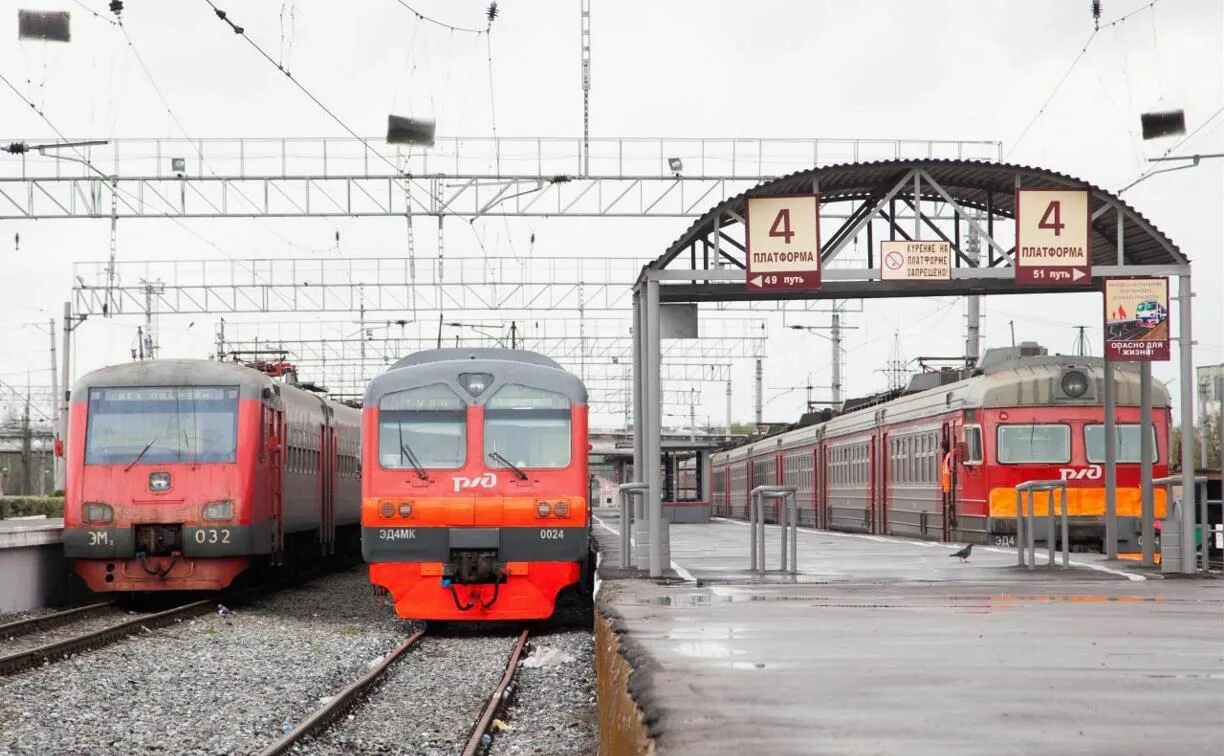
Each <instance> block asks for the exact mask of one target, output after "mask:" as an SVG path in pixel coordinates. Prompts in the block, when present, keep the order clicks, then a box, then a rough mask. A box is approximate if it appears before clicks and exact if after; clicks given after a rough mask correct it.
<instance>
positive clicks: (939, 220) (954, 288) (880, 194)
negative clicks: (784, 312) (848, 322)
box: [639, 159, 1189, 302]
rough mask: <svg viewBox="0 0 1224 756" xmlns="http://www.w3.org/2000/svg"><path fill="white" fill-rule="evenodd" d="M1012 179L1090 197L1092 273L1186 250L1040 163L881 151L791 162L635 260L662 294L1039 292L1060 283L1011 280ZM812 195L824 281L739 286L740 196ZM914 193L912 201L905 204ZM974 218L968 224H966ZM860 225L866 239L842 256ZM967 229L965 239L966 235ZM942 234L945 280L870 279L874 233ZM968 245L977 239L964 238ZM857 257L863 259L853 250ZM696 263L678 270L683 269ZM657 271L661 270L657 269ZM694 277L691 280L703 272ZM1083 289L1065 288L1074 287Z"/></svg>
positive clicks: (1157, 261)
mask: <svg viewBox="0 0 1224 756" xmlns="http://www.w3.org/2000/svg"><path fill="white" fill-rule="evenodd" d="M1019 189H1078V190H1085V191H1087V192H1088V195H1089V214H1090V217H1091V220H1090V234H1089V235H1090V239H1089V249H1090V257H1091V267H1092V272H1093V279H1094V280H1093V282H1092V283H1091V285H1090V286H1089V287H1088V288H1089V290H1091V289H1093V288H1097V289H1099V288H1100V280H1101V279H1102V278H1104V277H1108V276H1117V275H1179V274H1185V273H1188V272H1189V260H1188V258H1187V257H1186V256H1185V255H1183V254H1182V252H1181V250H1179V249H1178V247H1177V245H1176V244H1175V243H1174V242H1173V241H1172V240H1171V239H1170V238H1169V237H1168V236H1166V235H1165V234H1164V233H1163V232H1161V231H1160V230H1159V229H1158V228H1156V227H1155V225H1153V224H1152V223H1151V221H1149V220H1148V219H1146V218H1144V217H1143V216H1142V215H1141V214H1140V213H1139V212H1138V211H1137V210H1135V208H1133V207H1131V206H1130V205H1129V204H1127V203H1126V202H1125V201H1124V200H1122V199H1121V198H1119V197H1118V196H1117V195H1115V194H1113V193H1112V192H1110V191H1108V190H1106V189H1102V188H1101V187H1099V186H1095V185H1093V184H1091V183H1089V182H1087V181H1084V180H1082V179H1078V178H1075V177H1074V176H1068V175H1066V174H1063V173H1058V172H1056V171H1051V170H1047V169H1044V168H1036V167H1031V166H1023V165H1012V164H1006V163H995V162H987V161H979V160H936V159H929V160H883V161H878V162H870V163H845V164H839V165H831V166H826V167H822V168H813V169H811V170H805V171H799V172H797V173H792V174H790V175H788V176H784V177H782V178H779V179H775V180H772V181H768V182H764V183H762V184H759V185H758V186H756V187H754V188H752V189H749V190H748V191H746V192H744V193H742V194H739V195H736V196H734V197H732V198H730V199H728V200H726V201H724V202H721V203H719V204H718V205H716V206H715V207H713V208H711V209H710V210H709V211H708V212H706V213H705V214H704V215H702V216H701V217H699V218H698V219H697V220H696V221H695V222H694V223H693V224H692V225H691V226H689V228H688V229H687V230H686V231H685V232H684V233H683V234H682V235H681V236H680V238H678V239H676V240H675V241H674V242H672V243H671V244H670V245H669V246H668V248H667V250H666V251H665V252H664V253H663V254H662V255H660V256H659V257H658V258H657V259H655V260H654V261H653V262H652V263H650V264H649V265H647V266H645V268H644V269H643V273H642V278H641V279H639V282H640V281H641V280H643V279H645V278H653V279H655V280H660V281H666V282H667V285H665V286H663V287H662V289H663V291H662V292H661V299H662V301H664V302H679V301H686V302H702V301H726V300H743V299H807V298H838V299H841V298H870V297H885V296H887V297H891V296H936V295H949V294H962V295H964V294H1001V293H1017V292H1018V291H1022V292H1024V293H1039V292H1042V291H1068V290H1072V289H1069V288H1068V287H1066V286H1061V285H1049V286H1045V285H1037V286H1034V285H1032V284H1029V285H1024V286H1022V287H1019V288H1017V286H1016V284H1015V282H1014V280H1013V279H1014V271H1011V270H1010V268H1011V267H1012V264H1013V260H1014V258H1015V246H1016V244H1015V242H1016V235H1015V223H1014V220H1015V217H1016V198H1017V190H1019ZM811 193H815V194H818V195H819V207H820V210H819V212H820V230H819V235H820V249H821V261H822V267H824V276H823V277H824V284H823V285H822V286H821V288H820V290H819V291H785V290H783V291H749V290H747V289H746V288H745V286H744V273H743V271H744V269H745V267H746V260H745V246H746V227H745V220H744V219H745V217H746V205H747V203H748V199H749V198H750V197H752V198H757V197H771V196H772V197H781V196H787V195H799V194H811ZM915 197H917V198H918V199H919V209H918V210H917V211H916V210H915V202H914V200H915ZM975 226H976V234H971V231H970V229H971V228H972V227H975ZM863 233H865V234H866V241H867V244H866V247H865V249H862V250H860V251H859V253H858V254H856V255H855V258H856V260H855V261H849V260H844V258H846V257H848V256H849V255H847V254H846V253H847V250H848V249H851V248H853V245H854V244H855V242H856V239H858V238H859V237H860V236H861V235H862V234H863ZM971 235H972V236H974V237H975V241H974V244H970V236H971ZM885 239H888V240H905V241H909V240H913V239H922V240H942V241H945V242H948V243H950V244H951V246H952V250H953V261H952V264H953V267H954V270H953V272H952V276H951V279H950V280H948V281H945V282H930V281H925V282H915V281H884V280H880V275H879V263H878V261H877V260H876V257H877V251H878V250H877V247H878V244H879V242H880V241H881V240H885ZM974 245H976V246H977V247H978V249H980V253H979V251H978V250H977V249H973V248H971V247H972V246H974ZM864 258H865V260H866V263H867V264H866V266H863V264H862V263H863V259H864ZM696 270H700V271H704V272H705V273H704V274H703V275H702V276H698V277H696V278H695V279H689V280H685V277H684V275H683V274H682V271H696ZM663 271H667V273H662V272H663ZM703 278H704V279H705V280H702V279H703ZM1083 288H1084V287H1082V286H1080V287H1076V289H1078V290H1082V289H1083Z"/></svg>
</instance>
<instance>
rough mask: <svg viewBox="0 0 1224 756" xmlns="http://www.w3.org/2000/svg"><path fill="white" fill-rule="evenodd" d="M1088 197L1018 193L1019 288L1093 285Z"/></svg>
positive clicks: (1062, 191)
mask: <svg viewBox="0 0 1224 756" xmlns="http://www.w3.org/2000/svg"><path fill="white" fill-rule="evenodd" d="M1088 208H1089V203H1088V192H1087V191H1084V190H1081V189H1019V190H1017V191H1016V257H1015V263H1014V267H1015V270H1016V283H1018V284H1042V285H1044V284H1071V285H1079V286H1088V285H1090V284H1091V283H1092V250H1091V248H1090V245H1089V242H1090V234H1089V229H1090V226H1091V223H1090V220H1089V209H1088Z"/></svg>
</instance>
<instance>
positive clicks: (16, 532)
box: [0, 517, 64, 549]
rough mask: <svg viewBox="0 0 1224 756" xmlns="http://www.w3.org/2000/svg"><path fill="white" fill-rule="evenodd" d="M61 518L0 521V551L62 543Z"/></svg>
mask: <svg viewBox="0 0 1224 756" xmlns="http://www.w3.org/2000/svg"><path fill="white" fill-rule="evenodd" d="M63 534H64V519H63V518H62V517H31V518H24V517H16V518H11V519H6V520H0V549H20V548H25V547H27V546H46V545H49V544H56V543H62V542H63Z"/></svg>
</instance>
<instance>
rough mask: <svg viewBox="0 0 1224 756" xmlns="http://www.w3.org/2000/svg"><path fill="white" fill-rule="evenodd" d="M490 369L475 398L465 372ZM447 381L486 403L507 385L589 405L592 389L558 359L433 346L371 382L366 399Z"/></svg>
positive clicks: (462, 394)
mask: <svg viewBox="0 0 1224 756" xmlns="http://www.w3.org/2000/svg"><path fill="white" fill-rule="evenodd" d="M477 372H481V373H489V374H491V375H492V376H493V380H492V383H491V384H489V385H488V386H487V387H486V388H485V389H484V390H483V391H481V392H480V393H479V394H478V395H477V396H475V397H473V396H471V395H470V394H469V392H468V391H467V390H466V389H465V388H464V387H463V386H462V385H460V378H459V376H460V374H461V373H477ZM434 384H443V385H446V386H448V387H450V389H451V390H452V392H454V393H455V394H456V395H457V396H458V397H459V398H460V399H462V400H463V401H464V402H465V403H468V404H477V405H479V404H484V403H485V401H487V400H488V399H489V398H490V397H492V396H493V395H494V394H496V393H497V391H498V390H499V389H500V388H501V387H502V386H504V385H506V384H517V385H522V386H529V387H532V388H538V389H543V390H547V391H553V392H555V393H558V394H561V395H563V396H565V397H566V398H567V399H569V400H570V402H571V403H572V404H586V403H587V391H586V387H585V386H584V385H583V384H582V380H581V379H580V378H578V376H576V375H574V374H573V373H570V372H569V371H567V370H565V369H564V368H562V367H561V366H560V365H558V364H557V363H556V362H555V361H554V360H552V359H550V358H548V357H545V356H544V355H542V354H538V353H536V352H528V351H526V350H522V349H493V348H487V347H480V348H469V349H464V348H457V349H429V350H426V351H424V352H417V353H416V354H412V355H409V356H408V357H405V358H403V359H401V360H398V361H396V363H395V364H394V365H392V366H391V368H390V369H389V370H387V372H385V373H383V374H381V375H378V376H375V378H374V380H372V381H370V383H369V384H368V385H367V386H366V390H365V397H364V400H363V402H362V404H364V405H365V406H366V407H372V406H376V405H377V404H378V402H379V401H380V400H381V399H382V398H383V397H384V396H386V395H387V394H390V393H393V392H396V391H403V390H405V389H409V388H416V387H420V386H427V385H434Z"/></svg>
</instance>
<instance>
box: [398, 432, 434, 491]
mask: <svg viewBox="0 0 1224 756" xmlns="http://www.w3.org/2000/svg"><path fill="white" fill-rule="evenodd" d="M399 442H400V464H403V462H404V460H405V459H407V460H408V464H410V465H412V469H413V470H416V474H417V477H418V478H420V479H421V480H429V473H427V472H425V468H424V467H422V466H421V461H420V460H419V459H417V456H416V455H415V454H413V453H412V447H411V446H409V445H408V443H407V442H406V441H404V426H403V424H402V423H401V424H400V425H399Z"/></svg>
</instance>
